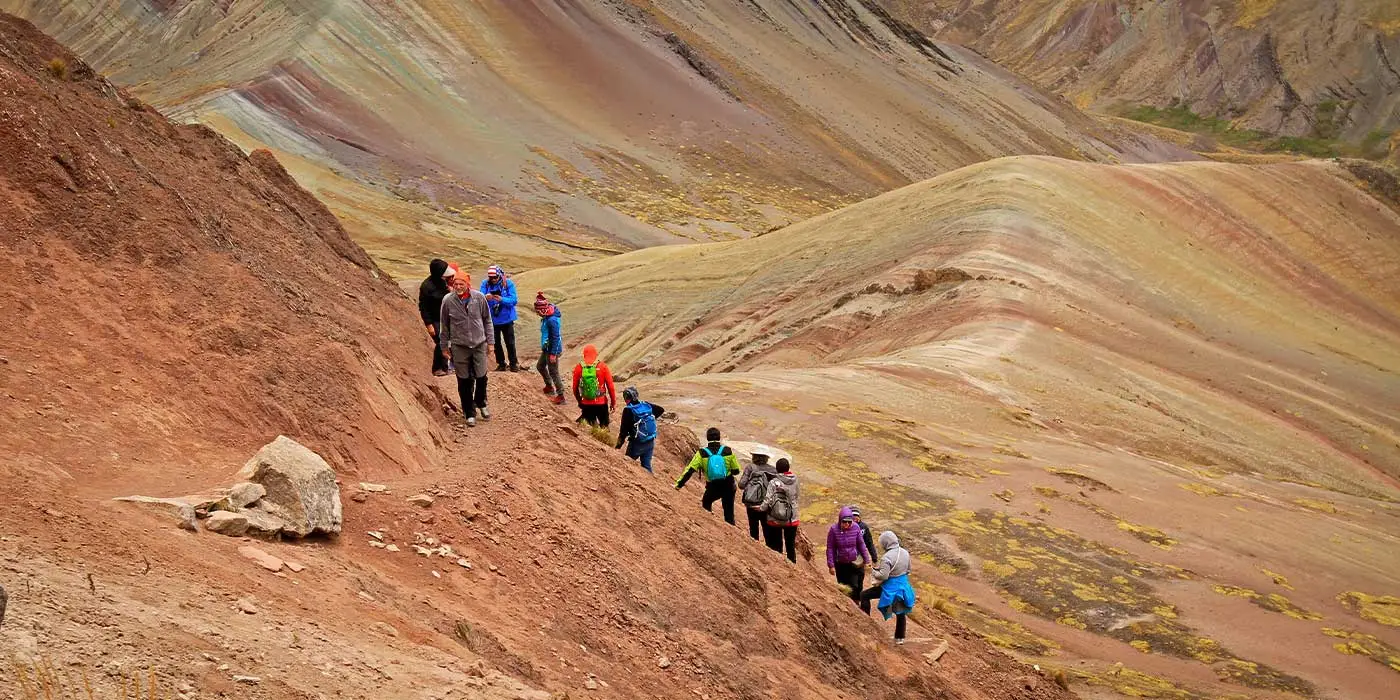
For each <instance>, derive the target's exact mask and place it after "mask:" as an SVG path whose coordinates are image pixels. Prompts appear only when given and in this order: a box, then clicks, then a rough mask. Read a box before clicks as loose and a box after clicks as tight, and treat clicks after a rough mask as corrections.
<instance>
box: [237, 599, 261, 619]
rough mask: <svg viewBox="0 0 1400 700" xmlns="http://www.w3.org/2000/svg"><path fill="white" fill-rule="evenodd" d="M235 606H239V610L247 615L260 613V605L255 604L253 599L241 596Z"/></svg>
mask: <svg viewBox="0 0 1400 700" xmlns="http://www.w3.org/2000/svg"><path fill="white" fill-rule="evenodd" d="M234 606H235V607H237V608H238V611H239V612H241V613H243V614H245V615H256V614H258V606H256V605H254V604H253V601H251V600H248V599H247V598H239V599H238V602H237V603H234Z"/></svg>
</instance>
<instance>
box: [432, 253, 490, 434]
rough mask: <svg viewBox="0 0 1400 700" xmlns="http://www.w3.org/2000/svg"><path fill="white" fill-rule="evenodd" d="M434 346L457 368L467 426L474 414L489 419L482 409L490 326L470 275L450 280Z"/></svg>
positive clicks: (487, 310) (473, 420) (483, 299)
mask: <svg viewBox="0 0 1400 700" xmlns="http://www.w3.org/2000/svg"><path fill="white" fill-rule="evenodd" d="M440 323H441V326H442V327H441V329H440V330H439V332H438V347H440V348H441V349H442V354H443V355H444V356H445V357H448V358H450V359H451V360H452V362H453V363H454V364H455V365H456V367H457V396H458V397H459V398H460V399H461V401H462V415H464V416H466V417H467V425H469V426H475V425H476V413H477V411H478V410H479V411H481V419H482V420H489V419H490V418H491V411H490V410H488V409H487V408H486V356H487V354H488V353H489V352H490V350H491V340H492V338H493V337H494V332H495V330H494V327H493V326H492V325H491V306H490V304H489V303H488V302H487V301H486V296H485V295H484V294H482V293H481V292H478V291H476V290H475V289H472V280H471V275H469V274H467V273H465V272H462V273H459V274H457V276H455V277H453V278H452V293H451V294H448V295H447V296H445V297H443V298H442V321H441V322H440Z"/></svg>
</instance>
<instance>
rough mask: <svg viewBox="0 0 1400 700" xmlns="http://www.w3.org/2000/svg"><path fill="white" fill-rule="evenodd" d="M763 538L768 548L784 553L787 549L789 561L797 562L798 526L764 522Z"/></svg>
mask: <svg viewBox="0 0 1400 700" xmlns="http://www.w3.org/2000/svg"><path fill="white" fill-rule="evenodd" d="M763 539H764V541H765V542H766V543H767V544H768V548H769V549H771V550H773V551H775V552H777V553H779V554H782V553H783V550H784V549H786V550H787V558H788V561H790V562H792V563H794V564H796V563H797V526H796V525H774V524H772V523H769V522H764V523H763Z"/></svg>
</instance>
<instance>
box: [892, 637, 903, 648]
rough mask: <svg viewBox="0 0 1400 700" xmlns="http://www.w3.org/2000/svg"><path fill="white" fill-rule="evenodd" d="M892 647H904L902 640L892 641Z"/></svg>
mask: <svg viewBox="0 0 1400 700" xmlns="http://www.w3.org/2000/svg"><path fill="white" fill-rule="evenodd" d="M894 645H895V646H897V647H902V646H904V640H903V639H896V640H894Z"/></svg>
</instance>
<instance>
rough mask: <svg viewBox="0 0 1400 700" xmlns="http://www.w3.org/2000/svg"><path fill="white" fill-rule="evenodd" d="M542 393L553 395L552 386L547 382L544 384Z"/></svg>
mask: <svg viewBox="0 0 1400 700" xmlns="http://www.w3.org/2000/svg"><path fill="white" fill-rule="evenodd" d="M544 393H545V395H547V396H554V387H552V386H549V385H548V384H546V385H545V387H544Z"/></svg>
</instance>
